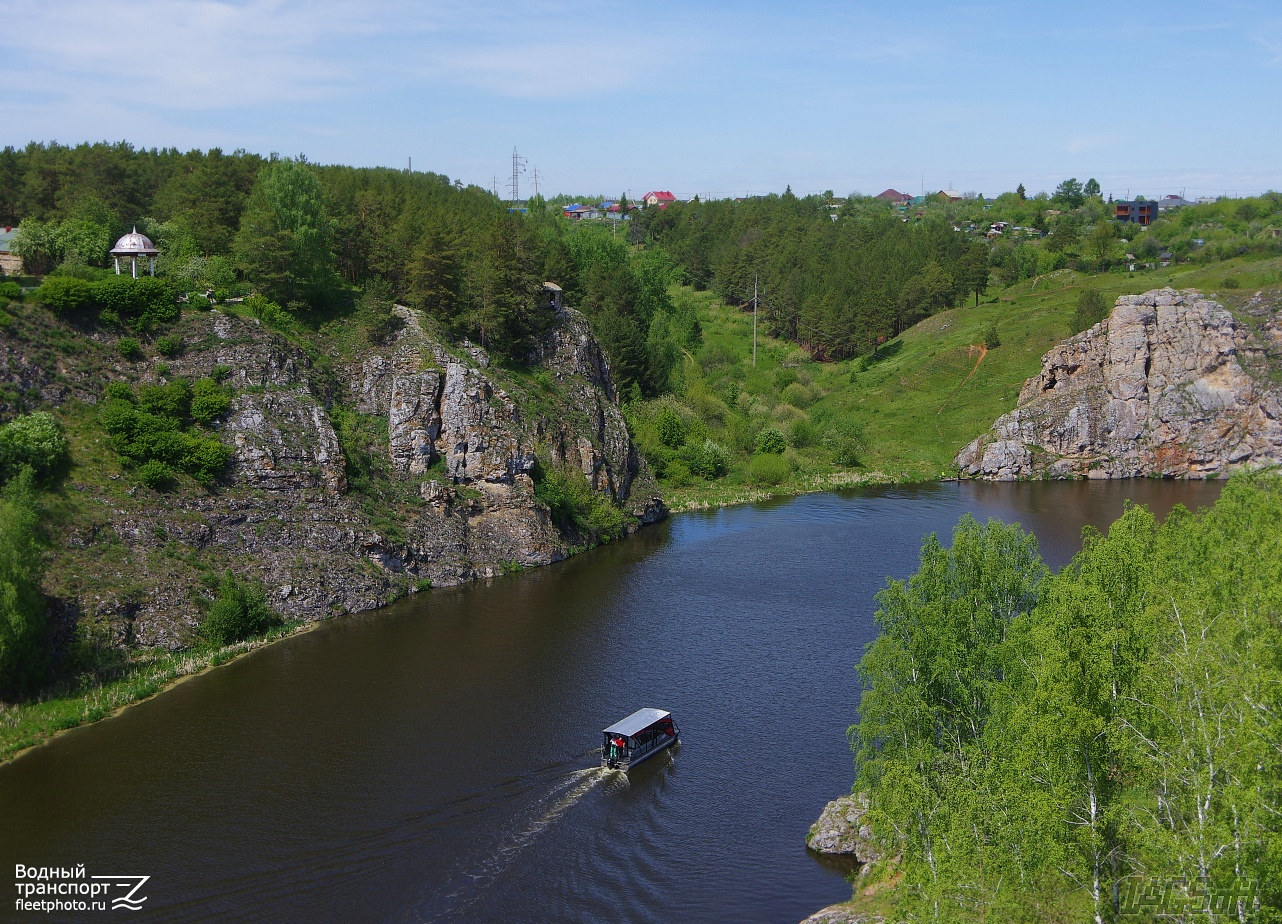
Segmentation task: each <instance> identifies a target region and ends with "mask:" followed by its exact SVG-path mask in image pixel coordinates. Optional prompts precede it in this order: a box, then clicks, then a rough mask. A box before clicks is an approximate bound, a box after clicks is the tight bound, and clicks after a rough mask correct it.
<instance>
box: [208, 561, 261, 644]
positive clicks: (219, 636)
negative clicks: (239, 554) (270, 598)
mask: <svg viewBox="0 0 1282 924" xmlns="http://www.w3.org/2000/svg"><path fill="white" fill-rule="evenodd" d="M280 623H281V619H280V617H279V616H277V615H276V614H275V613H273V612H272V611H271V609H270V608H269V607H268V606H267V598H266V596H265V595H264V594H263V590H262V588H261V587H258V586H257V585H255V584H251V583H249V582H248V581H241V580H239V579H238V578H237V577H236V576H235V575H234V574H232V573H231V572H230V571H227V572H226V573H225V574H223V578H222V581H221V582H220V583H219V585H218V596H217V598H216V599H215V600H214V605H213V606H211V607H210V608H209V613H208V614H206V616H205V618H204V620H202V621H201V623H200V629H199V633H200V637H201V638H202V639H204V640H205V641H207V642H209V643H210V644H211V645H230V644H232V643H234V642H242V641H244V640H245V639H247V638H252V637H254V636H256V635H262V634H263V633H264V632H266V631H267V630H269V629H271V628H274V627H275V626H278V625H280Z"/></svg>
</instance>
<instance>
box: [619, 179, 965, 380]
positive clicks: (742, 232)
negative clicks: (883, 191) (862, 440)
mask: <svg viewBox="0 0 1282 924" xmlns="http://www.w3.org/2000/svg"><path fill="white" fill-rule="evenodd" d="M829 201H830V200H829V199H827V198H825V197H823V196H807V197H805V198H799V197H797V196H795V195H793V194H792V193H791V192H785V193H784V194H783V195H782V196H775V195H770V196H765V197H761V198H754V199H748V200H745V201H743V202H736V201H731V200H716V201H710V202H699V201H697V200H696V201H693V202H688V203H674V204H673V205H670V206H669V207H668V208H667V209H664V210H657V209H647V210H645V211H644V212H643V213H642V215H641V216H639V219H638V224H637V228H636V231H635V234H636V236H639V237H644V238H646V239H648V240H650V241H651V242H653V243H655V244H657V245H659V246H661V247H663V248H664V249H665V250H666V251H667V252H668V253H670V254H671V255H672V258H673V260H674V261H675V262H676V263H677V265H678V266H680V267H681V269H682V271H683V273H684V276H685V279H686V280H687V281H688V282H689V283H690V284H691V285H693V286H694V287H695V288H700V289H703V288H710V289H713V290H714V291H715V292H717V294H719V295H721V296H722V297H723V298H724V299H726V300H727V301H728V302H729V303H731V304H744V303H748V302H749V301H750V300H751V299H752V297H753V287H754V282H755V284H756V286H757V291H758V297H759V305H760V309H761V311H762V313H763V315H764V317H765V319H766V320H767V322H768V323H769V324H770V325H771V327H772V328H773V329H774V331H775V332H776V333H778V334H779V335H780V336H783V337H786V338H788V339H790V340H793V341H796V342H798V343H800V344H802V345H804V346H806V347H807V348H808V349H810V350H811V352H812V353H813V354H814V355H816V356H818V357H820V358H829V359H845V358H848V357H850V356H855V355H859V354H862V353H867V352H871V351H872V349H873V348H874V347H875V346H876V345H877V344H878V343H881V342H884V341H885V340H887V339H889V338H891V337H893V336H895V335H896V334H898V333H900V332H901V331H903V330H905V329H907V328H908V327H911V326H912V325H913V324H916V323H917V322H918V321H920V320H922V319H923V318H925V317H928V316H929V315H931V314H934V313H936V312H938V311H941V310H943V309H945V308H949V307H953V306H956V305H958V304H961V303H962V302H963V301H964V300H965V299H966V298H967V297H968V296H970V295H974V296H976V297H978V295H980V294H982V293H983V292H984V291H985V290H986V289H987V287H988V277H989V252H988V247H987V246H986V245H985V244H984V243H981V242H978V241H971V240H968V239H967V237H966V236H965V235H964V234H961V233H959V232H958V231H956V230H955V229H954V226H953V224H952V223H951V222H949V221H947V220H945V219H943V218H939V217H935V216H930V217H929V219H928V220H924V221H919V222H905V221H904V220H902V219H901V218H900V216H899V215H898V214H897V213H896V212H894V211H893V210H892V209H891V208H890V207H889V206H887V205H885V204H883V203H880V202H877V201H875V200H873V201H871V202H870V201H868V200H858V199H851V200H847V202H846V204H845V205H843V206H842V208H841V210H840V211H834V210H833V209H832V208H830V206H829ZM834 217H836V218H837V219H838V220H836V221H834V220H833V219H834Z"/></svg>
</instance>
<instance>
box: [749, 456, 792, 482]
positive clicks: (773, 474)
mask: <svg viewBox="0 0 1282 924" xmlns="http://www.w3.org/2000/svg"><path fill="white" fill-rule="evenodd" d="M790 474H792V467H791V466H790V465H789V464H788V460H787V459H785V458H784V457H783V456H780V455H757V456H753V457H752V459H751V460H749V462H748V479H749V480H750V481H752V482H753V483H755V484H768V485H777V484H781V483H783V482H784V481H787V480H788V476H789V475H790Z"/></svg>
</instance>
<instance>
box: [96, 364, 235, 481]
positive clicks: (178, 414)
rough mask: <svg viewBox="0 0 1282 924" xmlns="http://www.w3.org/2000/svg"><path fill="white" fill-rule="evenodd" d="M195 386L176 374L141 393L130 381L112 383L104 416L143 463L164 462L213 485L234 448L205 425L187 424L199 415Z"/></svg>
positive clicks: (120, 445) (117, 442) (115, 436)
mask: <svg viewBox="0 0 1282 924" xmlns="http://www.w3.org/2000/svg"><path fill="white" fill-rule="evenodd" d="M201 381H202V382H210V383H211V384H212V382H211V380H209V379H202V380H201ZM208 388H209V386H206V385H202V386H201V392H202V394H203V395H205V396H208V393H209V392H208ZM194 391H195V389H193V387H192V386H191V385H189V384H188V383H187V382H186V381H185V380H183V379H175V380H174V381H172V382H170V383H168V384H167V385H144V386H143V387H142V388H140V389H139V391H138V395H137V397H135V396H134V394H133V392H132V390H130V389H129V387H128V386H127V385H124V384H123V383H119V382H117V383H112V384H111V385H109V386H107V390H106V393H105V395H104V400H103V402H102V404H101V406H100V408H99V411H98V419H99V420H100V421H101V422H102V425H103V428H104V429H105V430H106V431H107V432H108V433H109V434H110V435H111V443H112V445H113V446H114V447H115V449H116V451H117V452H119V453H120V454H121V455H122V456H123V457H124V458H126V459H128V460H129V461H131V462H133V463H134V464H136V465H139V466H143V465H146V463H148V462H150V461H152V460H156V461H160V462H163V463H165V464H166V465H168V466H169V467H170V468H171V469H174V470H176V471H180V472H186V473H187V474H189V475H191V476H192V477H193V478H194V479H196V481H197V482H199V483H200V484H202V485H204V486H205V487H210V486H212V485H213V483H214V482H215V481H216V480H217V479H218V478H219V477H220V476H221V475H222V473H223V472H224V471H225V470H226V468H227V464H228V463H229V462H230V461H231V457H232V455H233V451H232V450H231V449H230V448H229V447H227V446H224V445H223V444H222V443H221V442H219V441H218V440H217V439H216V438H214V437H211V436H206V435H204V434H203V433H202V432H201V431H199V430H195V431H190V430H187V429H185V427H186V425H187V423H188V422H189V420H190V419H191V417H192V416H193V415H192V404H193V401H194ZM202 413H203V411H202Z"/></svg>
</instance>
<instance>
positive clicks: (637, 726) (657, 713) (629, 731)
mask: <svg viewBox="0 0 1282 924" xmlns="http://www.w3.org/2000/svg"><path fill="white" fill-rule="evenodd" d="M671 715H672V713H671V712H664V711H663V710H662V709H638V710H637V711H636V712H634V713H632V715H630V716H628V717H627V718H626V719H622V720H620V721H618V722H615V723H614V724H613V725H611V726H610V727H609V728H607V729H605V733H606V734H607V735H623V737H625V738H630V737H632V736H633V735H635V734H638V733H640V732H643V731H645V730H646V729H647V728H649V727H650V726H651V725H653V724H654V723H655V722H660V721H662V720H663V719H666V718H668V717H669V716H671Z"/></svg>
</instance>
